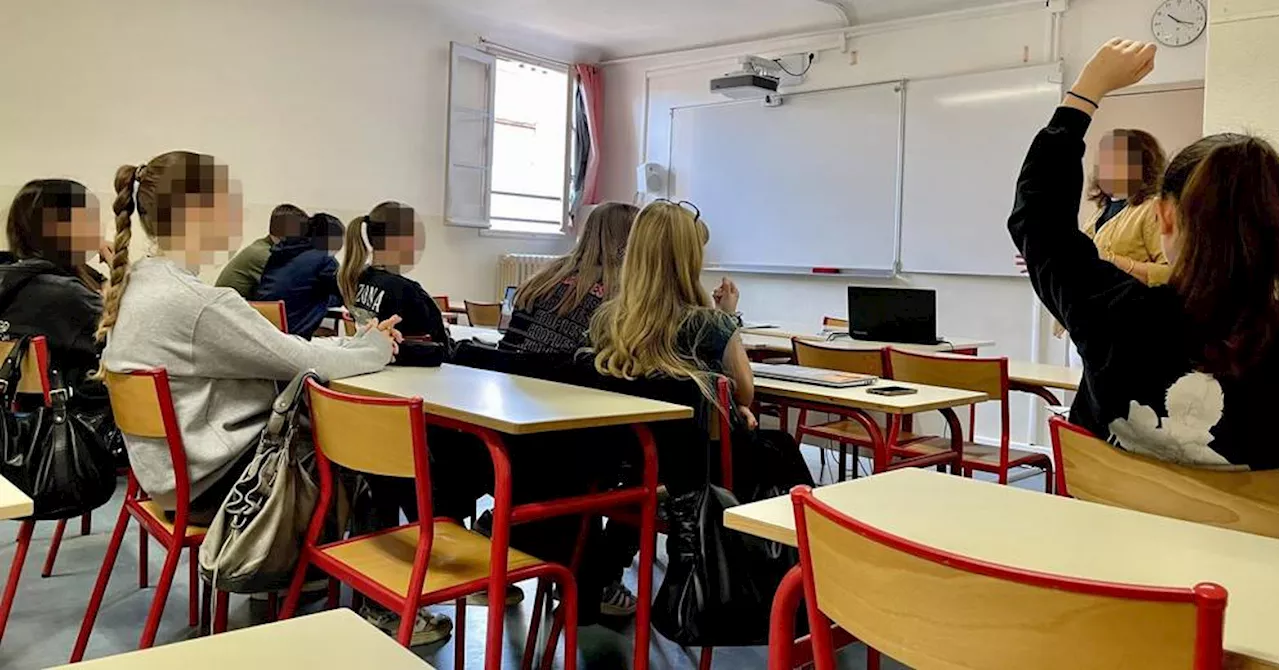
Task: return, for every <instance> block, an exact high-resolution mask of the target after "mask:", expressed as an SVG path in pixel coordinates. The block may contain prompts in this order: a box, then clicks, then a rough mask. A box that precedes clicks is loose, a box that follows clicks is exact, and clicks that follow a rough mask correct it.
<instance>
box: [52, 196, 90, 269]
mask: <svg viewBox="0 0 1280 670" xmlns="http://www.w3.org/2000/svg"><path fill="white" fill-rule="evenodd" d="M84 204H85V206H84V207H76V208H73V209H72V210H71V212H70V215H71V216H70V218H69V219H68V220H66V221H58V220H57V218H58V216H57V212H56V211H46V212H45V213H44V217H43V218H44V221H45V224H44V225H45V230H44V234H45V235H46V236H48V237H53V238H54V239H55V240H57V244H58V249H60V250H64V251H68V252H70V253H71V257H72V258H73V259H75V260H76V261H80V260H82V259H84V258H85V257H86V256H87V255H88V254H91V253H93V252H96V251H97V250H98V248H99V247H100V246H102V220H101V210H100V209H99V208H98V199H97V198H95V197H94V196H93V195H91V194H90V195H86V196H85V203H84Z"/></svg>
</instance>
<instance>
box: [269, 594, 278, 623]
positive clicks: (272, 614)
mask: <svg viewBox="0 0 1280 670" xmlns="http://www.w3.org/2000/svg"><path fill="white" fill-rule="evenodd" d="M279 613H280V594H279V593H276V592H275V591H272V592H271V593H268V594H267V621H275V620H276V618H277V616H279Z"/></svg>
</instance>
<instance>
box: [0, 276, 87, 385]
mask: <svg viewBox="0 0 1280 670" xmlns="http://www.w3.org/2000/svg"><path fill="white" fill-rule="evenodd" d="M101 316H102V297H101V296H100V295H98V294H97V293H96V292H94V291H92V290H90V289H89V288H88V287H87V286H85V285H84V284H83V283H81V281H80V279H79V278H77V277H76V276H75V275H73V274H71V273H69V272H67V271H65V270H63V269H61V268H59V267H58V266H56V265H54V264H53V263H50V262H49V261H46V260H44V259H41V258H28V259H24V260H21V261H18V262H16V263H10V264H7V265H0V339H3V340H16V339H18V338H20V337H22V336H24V335H44V336H45V338H46V339H48V341H49V350H50V356H51V358H52V361H51V364H52V365H53V367H54V368H55V369H57V370H59V371H60V372H61V374H62V379H63V381H64V383H66V384H68V385H70V386H71V387H73V388H79V387H81V386H83V385H84V384H85V376H86V375H88V374H90V373H92V372H93V371H94V370H96V369H97V368H98V353H99V347H98V344H97V343H96V342H94V339H93V333H94V331H95V330H97V328H98V319H99V317H101ZM92 386H97V385H96V384H92ZM91 395H96V394H91Z"/></svg>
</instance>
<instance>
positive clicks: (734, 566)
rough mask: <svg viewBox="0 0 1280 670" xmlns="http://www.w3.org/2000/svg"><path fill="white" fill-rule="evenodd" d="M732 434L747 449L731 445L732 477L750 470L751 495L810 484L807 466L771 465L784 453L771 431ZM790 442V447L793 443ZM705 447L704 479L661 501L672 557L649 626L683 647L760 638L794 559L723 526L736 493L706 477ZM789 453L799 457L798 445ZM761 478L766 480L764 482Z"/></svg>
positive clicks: (792, 552) (764, 634) (741, 642)
mask: <svg viewBox="0 0 1280 670" xmlns="http://www.w3.org/2000/svg"><path fill="white" fill-rule="evenodd" d="M735 436H737V437H738V439H739V440H740V441H738V442H737V443H738V444H746V445H747V449H742V450H735V451H736V452H737V453H736V454H735V460H734V472H735V479H734V481H735V482H737V481H738V473H739V472H741V471H742V470H743V469H744V468H750V469H752V470H755V471H756V473H757V477H756V479H757V483H754V484H753V485H752V486H751V489H752V495H753V496H762V497H771V496H772V495H781V494H782V493H785V492H786V491H787V490H789V489H790V487H791V486H792V485H794V484H799V483H805V480H808V481H809V482H810V483H811V481H812V480H811V478H810V477H809V476H808V472H807V470H806V471H805V472H804V474H802V475H800V474H797V473H796V472H795V471H794V470H790V469H789V468H783V469H781V470H779V469H775V468H774V467H773V466H774V465H776V464H777V463H778V459H779V458H780V457H785V455H784V454H782V453H781V448H780V447H781V445H778V444H777V443H776V440H775V439H774V436H772V435H770V436H757V435H755V434H750V435H745V436H744V435H741V434H740V433H739V432H738V431H735ZM760 437H764V439H760ZM743 438H749V439H743ZM791 444H792V449H793V450H794V449H795V447H794V445H795V443H794V442H792V443H791ZM707 451H708V466H707V475H708V481H707V482H706V484H705V485H704V486H703V487H702V488H701V489H698V490H694V491H691V492H689V493H684V494H680V495H677V496H674V497H672V498H671V499H670V500H669V501H668V503H667V516H668V521H669V535H668V536H667V555H668V556H669V557H670V563H669V565H668V567H667V572H666V575H665V577H664V578H663V580H662V585H661V586H660V587H659V588H658V593H657V598H656V602H655V603H654V611H653V625H654V628H656V629H657V630H658V632H659V633H661V634H662V635H663V636H664V637H666V638H667V639H669V640H671V641H672V642H675V643H677V644H680V645H683V646H693V647H704V646H710V647H718V646H753V645H761V644H766V643H767V642H768V639H769V610H770V607H771V606H772V603H773V595H774V592H775V591H776V590H777V588H778V584H779V583H781V581H782V577H783V576H784V575H785V574H786V573H787V571H788V570H790V569H791V567H792V566H794V565H796V563H797V562H798V561H799V554H798V552H796V550H795V549H792V548H790V547H785V546H783V545H781V544H779V543H777V542H771V541H768V540H764V539H761V538H758V537H754V536H751V535H747V534H746V533H740V532H738V531H734V530H730V529H728V528H725V527H724V511H725V510H726V509H729V508H731V507H735V506H737V505H738V499H737V498H735V497H734V495H733V493H731V492H729V491H728V490H726V489H724V488H722V487H719V486H716V485H715V484H712V483H711V481H710V475H711V466H710V460H711V459H710V452H711V449H710V447H709V446H708V450H707ZM795 453H796V458H799V451H798V450H795ZM752 461H754V462H752ZM789 470H790V471H789ZM768 473H773V474H772V475H770V474H768ZM794 479H800V481H792V480H794ZM766 480H767V481H769V483H768V484H764V483H763V482H764V481H766Z"/></svg>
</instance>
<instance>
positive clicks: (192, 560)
mask: <svg viewBox="0 0 1280 670" xmlns="http://www.w3.org/2000/svg"><path fill="white" fill-rule="evenodd" d="M196 549H197V547H190V548H188V549H187V581H188V582H190V584H188V587H189V589H190V591H191V593H190V596H189V597H188V598H187V601H188V602H187V626H188V627H190V628H195V627H196V626H199V625H200V559H198V558H196Z"/></svg>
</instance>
